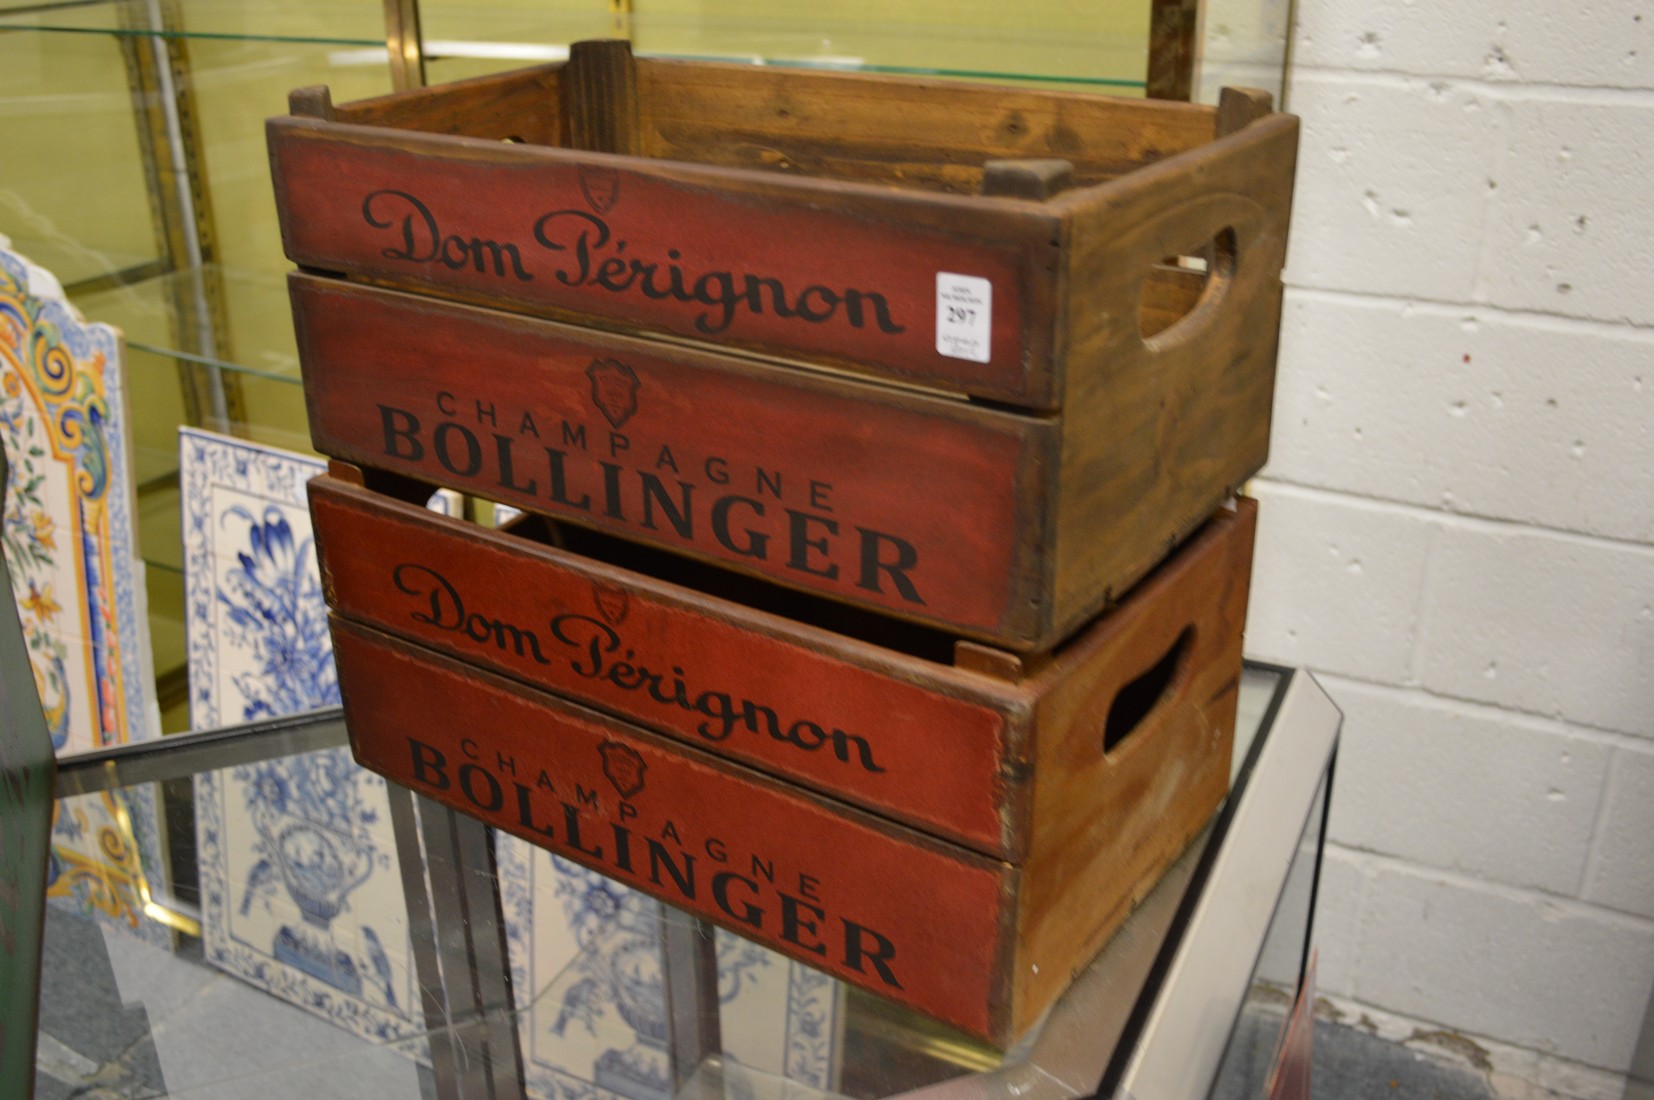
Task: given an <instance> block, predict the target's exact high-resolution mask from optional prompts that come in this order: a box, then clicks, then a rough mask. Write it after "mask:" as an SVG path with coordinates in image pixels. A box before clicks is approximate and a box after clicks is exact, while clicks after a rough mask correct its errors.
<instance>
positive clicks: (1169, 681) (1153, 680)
mask: <svg viewBox="0 0 1654 1100" xmlns="http://www.w3.org/2000/svg"><path fill="white" fill-rule="evenodd" d="M1194 640H1195V628H1194V626H1193V625H1190V626H1186V627H1184V628H1183V630H1182V631H1181V632H1180V633H1179V634H1178V636H1177V637H1176V638H1175V639H1173V641H1172V644H1171V646H1170V647H1169V648H1168V649H1167V650H1166V652H1165V653H1164V654H1163V655H1162V656H1161V657H1160V659H1159V660H1158V661H1156V662H1154V664H1152V665H1150V666H1149V667H1148V669H1147V670H1146V671H1144V672H1142V673H1141V674H1139V675H1138V676H1137V677H1135V678H1134V679H1132V680H1130V681H1128V682H1126V683H1125V684H1122V685H1121V686H1120V690H1119V691H1117V692H1115V694H1114V702H1112V703H1110V704H1109V708H1108V718H1107V719H1106V720H1104V722H1103V752H1104V753H1112V752H1114V750H1115V749H1117V748H1119V747H1120V745H1121V743H1122V742H1124V741H1125V740H1126V738H1128V737H1130V736H1131V735H1132V734H1133V733H1135V732H1137V731H1138V730H1139V729H1142V728H1143V726H1144V725H1145V723H1146V722H1147V720H1148V717H1149V715H1150V714H1153V713H1154V711H1155V708H1156V707H1158V706H1159V705H1160V703H1161V702H1162V701H1163V700H1165V699H1167V698H1169V697H1170V696H1172V695H1173V694H1175V692H1174V691H1173V688H1175V687H1176V686H1178V685H1179V684H1181V683H1182V682H1183V679H1184V677H1185V676H1186V675H1187V673H1188V670H1189V654H1190V653H1191V652H1192V651H1193V650H1194Z"/></svg>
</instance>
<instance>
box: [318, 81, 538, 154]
mask: <svg viewBox="0 0 1654 1100" xmlns="http://www.w3.org/2000/svg"><path fill="white" fill-rule="evenodd" d="M561 70H562V66H561V65H541V66H537V67H535V68H531V69H518V70H515V71H513V72H509V73H492V74H489V75H487V76H479V77H474V78H472V79H470V80H456V81H453V82H451V83H448V84H440V85H437V86H435V87H430V88H419V89H415V90H412V91H408V92H399V93H396V94H394V95H388V96H379V97H376V98H374V99H362V100H356V101H354V102H352V103H343V104H339V105H338V106H337V108H336V111H337V115H336V117H337V118H338V121H340V122H341V123H350V124H355V125H360V126H388V127H393V128H395V129H400V130H416V131H419V132H421V133H426V134H463V135H465V136H467V137H475V138H486V139H488V140H490V141H506V140H516V141H522V142H527V143H530V144H536V145H562V144H564V136H563V131H562V126H561V123H560V117H561V113H560V110H559V106H558V104H559V87H560V83H561V75H560V74H561Z"/></svg>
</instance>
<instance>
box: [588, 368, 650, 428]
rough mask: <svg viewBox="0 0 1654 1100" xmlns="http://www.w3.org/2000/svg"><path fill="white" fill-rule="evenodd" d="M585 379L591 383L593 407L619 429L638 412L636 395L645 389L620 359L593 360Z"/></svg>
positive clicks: (612, 425) (611, 425)
mask: <svg viewBox="0 0 1654 1100" xmlns="http://www.w3.org/2000/svg"><path fill="white" fill-rule="evenodd" d="M586 377H587V378H590V379H591V380H592V404H594V405H596V406H597V410H598V412H601V413H602V414H603V418H604V419H605V420H607V421H608V422H609V426H610V427H612V428H615V429H617V430H618V429H619V428H620V426H621V425H622V424H625V423H626V421H628V420H630V419H632V414H633V413H635V412H637V391H638V387H639V386H641V385H642V383H641V382H639V381H638V377H637V375H636V374H635V373H634V372H633V371H632V368H631V367H628V366H627V365H626V364H625V363H622V362H621V361H620V360H618V359H593V360H592V364H591V366H589V367H587V368H586Z"/></svg>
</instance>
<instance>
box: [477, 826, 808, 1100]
mask: <svg viewBox="0 0 1654 1100" xmlns="http://www.w3.org/2000/svg"><path fill="white" fill-rule="evenodd" d="M496 850H497V854H498V859H499V868H500V881H501V882H502V883H504V884H505V887H504V892H505V896H504V898H503V899H502V900H503V908H504V911H505V920H506V934H507V939H508V941H509V944H510V951H511V966H512V982H513V987H514V988H515V989H516V990H517V991H518V993H517V998H518V1007H519V1008H520V1009H525V1011H523V1012H522V1016H521V1022H520V1025H519V1039H520V1042H521V1045H522V1055H523V1068H524V1077H525V1084H526V1085H527V1091H528V1094H529V1095H530V1096H532V1097H535V1098H538V1100H586V1098H591V1100H600V1098H606V1097H610V1096H614V1097H624V1098H626V1100H667V1098H669V1097H670V1096H671V1095H672V1082H671V1070H670V1062H669V1059H668V1055H667V1048H666V1039H667V1033H666V994H665V987H664V984H663V975H662V954H661V945H660V939H659V936H660V933H659V922H660V906H659V903H657V902H655V901H653V900H651V899H649V898H647V897H645V896H644V895H642V894H639V893H637V892H636V891H633V890H629V889H627V888H626V887H624V886H621V885H620V884H618V883H616V882H613V881H612V880H610V879H607V878H604V877H603V876H602V875H599V874H597V873H596V872H594V871H591V870H588V869H586V868H584V867H581V866H579V865H577V864H575V863H572V862H570V861H568V860H565V859H562V858H560V857H557V856H553V855H552V854H551V853H549V852H546V851H544V850H541V849H537V848H534V847H533V846H531V845H529V844H526V843H525V842H523V841H521V840H518V839H517V838H515V837H508V836H505V835H503V834H502V835H499V836H498V838H497V847H496ZM717 942H718V992H719V999H720V1001H721V1002H722V1007H721V1012H720V1015H721V1017H722V1022H723V1040H724V1050H725V1054H726V1055H727V1056H728V1057H730V1058H732V1059H736V1060H738V1061H740V1062H741V1063H742V1064H743V1065H745V1066H748V1067H750V1068H753V1069H756V1070H758V1071H760V1072H761V1073H763V1074H768V1075H774V1076H775V1077H776V1078H781V1077H785V1078H787V1079H789V1080H792V1081H796V1082H799V1083H801V1084H805V1085H808V1086H809V1087H811V1088H815V1089H826V1088H828V1087H829V1086H830V1084H831V1080H832V1075H833V1070H834V1065H833V1055H834V1045H835V1043H834V1035H835V1029H836V1027H837V1023H838V1004H839V1000H838V997H839V992H838V987H837V985H836V983H834V982H833V981H832V980H831V979H830V978H828V977H827V976H826V975H824V974H821V973H819V972H817V971H813V970H811V969H809V968H808V967H805V966H802V965H800V964H798V963H794V962H791V961H790V960H787V959H785V958H783V957H781V956H780V955H776V954H774V953H773V952H770V951H766V950H764V949H763V948H760V947H758V946H757V945H755V944H752V943H749V942H747V941H746V940H743V939H741V938H740V937H738V936H733V935H730V934H728V933H726V932H722V931H720V932H719V933H718V940H717Z"/></svg>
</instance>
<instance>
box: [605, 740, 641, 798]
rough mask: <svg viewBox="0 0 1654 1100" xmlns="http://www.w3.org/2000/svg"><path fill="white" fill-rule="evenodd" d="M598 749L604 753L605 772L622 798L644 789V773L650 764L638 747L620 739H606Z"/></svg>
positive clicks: (629, 796)
mask: <svg viewBox="0 0 1654 1100" xmlns="http://www.w3.org/2000/svg"><path fill="white" fill-rule="evenodd" d="M597 751H598V752H600V753H602V754H603V774H604V775H606V776H608V777H609V782H610V783H613V784H614V788H615V790H617V791H619V792H620V797H621V798H631V797H632V796H633V795H635V794H637V793H638V792H639V791H641V790H642V789H643V773H644V772H645V771H647V770H648V768H649V765H647V764H645V763H644V762H643V757H641V756H639V755H638V754H637V750H636V749H634V748H632V747H631V746H629V745H622V744H621V743H620V742H619V741H605V742H603V744H601V745H599V746H598V747H597Z"/></svg>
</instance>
